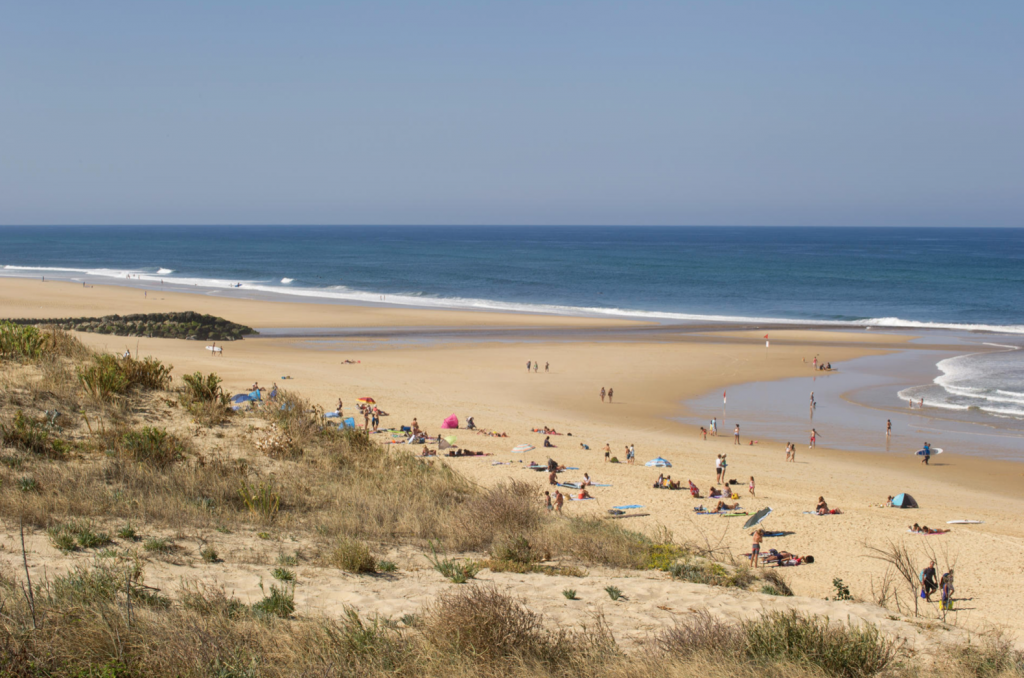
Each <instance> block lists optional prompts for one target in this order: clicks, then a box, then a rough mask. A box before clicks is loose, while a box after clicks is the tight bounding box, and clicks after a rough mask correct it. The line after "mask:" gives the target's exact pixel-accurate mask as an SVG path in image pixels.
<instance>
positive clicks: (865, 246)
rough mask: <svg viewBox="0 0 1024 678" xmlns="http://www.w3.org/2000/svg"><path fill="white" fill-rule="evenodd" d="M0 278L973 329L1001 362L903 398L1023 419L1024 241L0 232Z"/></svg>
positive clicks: (407, 230)
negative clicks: (997, 346)
mask: <svg viewBox="0 0 1024 678" xmlns="http://www.w3.org/2000/svg"><path fill="white" fill-rule="evenodd" d="M0 274H2V275H15V276H28V277H34V276H44V275H45V276H47V277H50V278H61V279H69V280H74V281H92V282H96V283H115V282H120V283H123V284H132V285H139V286H150V285H160V283H161V281H163V283H164V284H165V285H168V286H173V287H175V288H177V287H179V286H181V287H191V288H193V289H196V290H197V291H198V290H202V291H207V292H208V291H212V290H220V291H221V293H223V294H238V295H252V294H273V295H284V296H285V297H292V298H296V299H303V300H314V299H315V300H321V301H325V302H330V301H338V302H360V303H383V304H396V305H402V306H414V307H433V308H462V309H481V310H484V309H488V310H504V311H517V312H533V313H559V314H571V315H587V316H598V317H610V318H611V317H615V318H637V319H650V320H656V321H660V322H670V323H671V322H693V321H700V322H708V321H727V322H756V323H782V324H799V325H805V324H821V325H826V326H837V327H841V326H857V327H863V326H870V327H878V328H887V327H909V328H919V329H942V330H953V331H958V332H977V331H985V332H991V333H993V334H992V335H991V336H992V337H994V338H990V339H988V340H986V341H991V342H992V343H997V344H1004V345H1006V346H1008V347H1009V348H1007V349H1006V350H1000V352H996V353H980V354H979V355H976V356H970V355H967V354H965V356H963V357H957V358H952V359H948V360H944V361H943V362H942V363H940V364H939V366H938V367H939V370H940V372H941V374H940V375H939V376H938V377H937V378H936V380H935V381H934V382H933V383H930V384H921V385H920V387H915V388H919V389H926V390H924V391H920V390H919V391H914V390H913V389H907V390H905V391H904V392H901V393H902V395H903V397H905V398H910V397H914V398H920V397H924V398H925V399H926V402H931V403H932V404H936V405H947V406H948V407H950V408H959V407H964V408H972V407H974V408H981V409H984V408H986V407H987V408H989V409H990V410H991V411H992V414H993V415H1004V416H1024V367H1022V359H1021V357H1020V356H1021V355H1022V353H1021V352H1020V351H1019V350H1016V349H1017V347H1018V345H1019V342H1018V341H1016V340H1015V339H1014V338H1019V337H1021V336H1024V229H987V228H790V227H649V228H648V227H470V226H445V227H438V226H415V227H414V226H387V227H382V226H373V227H369V226H368V227H357V226H346V227H307V226H277V227H272V226H233V227H213V226H209V227H170V226H165V227H137V228H136V227H126V226H118V227H98V226H93V227H56V226H54V227H2V228H0ZM0 314H2V311H0ZM999 336H1008V337H1010V338H1011V339H1010V340H1009V341H1003V340H1001V339H999V338H998V337H999ZM979 341H980V340H979ZM997 410H998V411H997Z"/></svg>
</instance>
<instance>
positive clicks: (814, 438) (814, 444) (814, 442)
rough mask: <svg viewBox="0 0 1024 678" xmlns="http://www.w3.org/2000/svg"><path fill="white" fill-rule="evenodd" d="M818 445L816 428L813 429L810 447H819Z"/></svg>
mask: <svg viewBox="0 0 1024 678" xmlns="http://www.w3.org/2000/svg"><path fill="white" fill-rule="evenodd" d="M817 445H818V432H817V431H816V430H815V429H813V428H812V429H811V444H810V445H809V447H817Z"/></svg>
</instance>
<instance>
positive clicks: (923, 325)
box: [3, 266, 1024, 334]
mask: <svg viewBox="0 0 1024 678" xmlns="http://www.w3.org/2000/svg"><path fill="white" fill-rule="evenodd" d="M3 270H9V271H25V272H28V271H57V272H63V273H81V274H84V275H90V276H97V277H109V278H117V279H125V278H126V277H130V279H132V280H140V281H149V282H159V281H160V280H161V278H157V277H155V276H154V275H153V274H152V273H148V272H146V271H138V270H115V269H107V268H94V269H81V268H50V267H41V266H4V267H3ZM286 280H288V281H289V282H291V281H292V279H290V278H282V279H281V284H287V283H285V281H286ZM167 282H171V283H174V284H180V285H191V286H195V287H206V288H212V289H232V288H235V287H237V284H238V283H241V286H242V288H243V289H245V290H248V291H256V292H266V293H269V294H284V295H290V296H297V297H306V298H317V299H331V300H335V301H355V302H365V303H373V304H379V303H385V304H394V305H398V306H419V307H424V308H446V309H467V310H481V311H510V312H515V313H535V314H546V315H571V316H591V317H595V316H596V317H609V318H623V319H637V320H662V321H664V320H677V321H689V322H724V323H758V324H774V325H819V326H827V327H886V328H911V329H917V328H920V329H943V330H959V331H982V332H994V333H1002V334H1024V325H988V324H964V323H936V322H923V321H917V320H904V319H902V318H894V317H888V318H865V319H861V320H808V319H798V318H772V317H762V316H735V315H714V314H698V313H674V312H668V311H642V310H637V309H625V308H601V307H590V306H564V305H558V304H525V303H519V302H507V301H495V300H492V299H477V298H472V297H431V296H425V295H422V294H417V293H402V294H387V295H385V296H384V297H383V300H382V295H381V294H380V293H379V292H367V291H363V290H355V289H352V288H349V287H345V286H343V285H339V286H334V287H326V288H311V287H281V286H279V285H272V284H269V283H270V282H271V281H263V280H241V281H231V280H222V279H218V278H184V277H174V278H170V279H169V280H167Z"/></svg>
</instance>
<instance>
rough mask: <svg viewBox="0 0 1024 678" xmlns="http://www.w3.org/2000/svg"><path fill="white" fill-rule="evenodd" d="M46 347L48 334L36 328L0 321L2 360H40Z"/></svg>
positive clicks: (0, 351)
mask: <svg viewBox="0 0 1024 678" xmlns="http://www.w3.org/2000/svg"><path fill="white" fill-rule="evenodd" d="M46 346H47V339H46V334H44V333H43V332H40V331H39V330H38V329H36V328H35V327H32V326H30V325H17V324H15V323H12V322H7V321H0V360H38V359H39V358H41V357H42V356H43V353H44V351H45V350H46Z"/></svg>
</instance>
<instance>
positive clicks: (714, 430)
mask: <svg viewBox="0 0 1024 678" xmlns="http://www.w3.org/2000/svg"><path fill="white" fill-rule="evenodd" d="M711 435H713V436H717V435H718V418H717V417H711Z"/></svg>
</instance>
